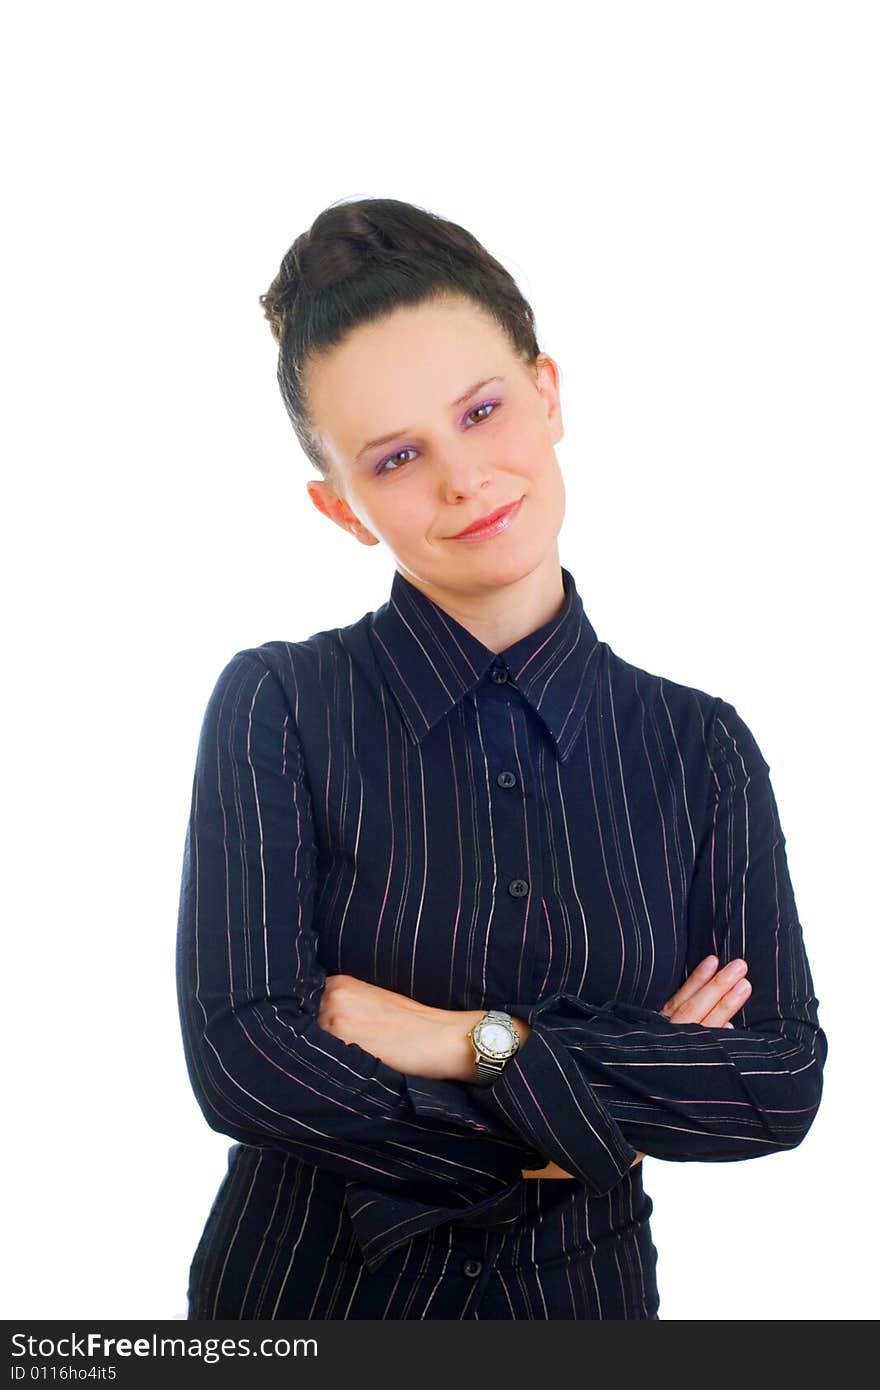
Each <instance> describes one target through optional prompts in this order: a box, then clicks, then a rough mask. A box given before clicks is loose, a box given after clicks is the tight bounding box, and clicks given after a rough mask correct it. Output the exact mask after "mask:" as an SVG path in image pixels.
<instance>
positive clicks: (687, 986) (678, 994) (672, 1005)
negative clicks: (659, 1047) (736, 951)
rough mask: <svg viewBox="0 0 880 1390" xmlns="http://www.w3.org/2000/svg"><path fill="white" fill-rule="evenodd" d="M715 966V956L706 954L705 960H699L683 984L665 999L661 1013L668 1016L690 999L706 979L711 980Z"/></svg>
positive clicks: (716, 964)
mask: <svg viewBox="0 0 880 1390" xmlns="http://www.w3.org/2000/svg"><path fill="white" fill-rule="evenodd" d="M717 968H718V957H717V956H706V958H705V960H701V961H700V963H699V965H698V966H697V967H696V968H695V969H694V970H692V971H691V973H690V975H688V977H687V979H686V980H685V982H684V984H683V985H682V986H681V987H680V988H679V989H677V990H676V991H675V993H674V994H673V995H671V996H670V998H669V999H667V1001H666V1003H665V1004H664V1005H663V1008H662V1009H661V1013H664V1014H666V1016H667V1018H668V1017H670V1016H671V1015H672V1013H674V1011H675V1010H676V1009H677V1008H678V1007H679V1006H680V1005H681V1004H684V1003H685V1002H686V1001H687V1000H688V999H690V997H691V995H692V994H694V993H695V992H696V991H697V990H698V989H699V988H700V986H701V985H704V984H705V983H706V981H707V980H711V978H712V976H713V975H714V974H715V971H716V970H717Z"/></svg>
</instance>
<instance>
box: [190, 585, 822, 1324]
mask: <svg viewBox="0 0 880 1390" xmlns="http://www.w3.org/2000/svg"><path fill="white" fill-rule="evenodd" d="M561 574H562V581H563V585H564V592H565V598H564V602H563V604H562V607H561V609H560V611H559V612H558V613H556V614H555V616H554V617H553V618H551V619H550V620H549V621H548V622H546V623H545V624H543V625H542V626H541V627H540V628H538V629H536V630H535V631H534V632H532V633H530V634H529V635H528V636H526V637H523V638H522V639H521V640H519V641H517V642H515V643H514V644H513V645H511V646H509V647H508V648H507V649H506V650H504V651H502V652H500V653H495V652H493V651H491V650H490V649H489V648H488V647H486V646H484V645H483V643H482V642H481V641H479V640H478V639H477V637H475V636H474V635H473V634H471V633H470V632H469V631H468V630H467V629H466V628H465V627H463V626H462V625H461V624H460V623H459V622H457V621H456V620H455V619H454V618H453V617H452V616H451V615H450V614H448V613H446V612H445V610H444V609H442V608H441V607H440V606H438V605H437V604H436V603H434V602H433V601H432V600H431V599H429V598H428V597H427V596H426V595H424V594H423V593H422V592H421V590H419V589H418V588H416V587H415V586H414V585H413V584H411V583H410V582H409V581H408V580H407V579H406V578H405V577H404V576H403V574H402V573H401V572H400V571H395V577H394V580H393V583H392V587H391V593H390V597H389V600H388V601H387V602H386V603H385V604H383V605H382V607H380V608H379V609H377V610H376V611H375V612H370V613H366V614H364V616H363V617H362V618H360V619H359V620H358V621H357V622H355V623H353V624H351V625H349V626H346V627H340V628H334V629H328V630H324V631H321V632H317V633H315V634H313V635H312V636H311V637H309V638H308V639H305V640H301V641H280V640H279V641H270V642H266V643H264V644H263V645H261V646H255V647H250V648H246V649H244V650H242V651H239V652H237V653H235V655H234V656H232V657H231V659H230V660H229V661H228V663H227V664H226V666H225V667H224V669H223V670H222V671H221V673H220V675H219V677H218V678H217V680H216V683H215V685H214V688H213V690H212V692H211V694H210V698H209V700H208V705H207V709H206V711H205V715H204V719H203V723H202V727H201V733H200V737H199V744H198V750H197V756H196V767H195V773H194V778H193V786H192V802H191V809H190V815H189V822H188V826H187V831H186V841H185V848H184V859H183V875H182V884H181V895H180V911H179V922H178V939H177V988H178V1000H179V1007H180V1017H181V1024H182V1031H183V1041H184V1051H185V1056H186V1063H187V1067H188V1072H189V1077H190V1081H191V1084H192V1087H193V1090H194V1092H195V1095H196V1098H197V1100H198V1103H199V1106H200V1107H201V1110H202V1112H203V1114H204V1117H205V1119H206V1121H207V1123H208V1124H209V1125H210V1126H211V1128H212V1129H215V1130H217V1131H219V1132H220V1133H223V1134H226V1135H229V1136H230V1137H231V1138H233V1139H234V1140H235V1141H236V1142H235V1144H234V1145H233V1147H232V1148H231V1149H230V1150H229V1159H228V1168H227V1172H226V1174H225V1176H224V1178H223V1181H222V1183H221V1185H220V1189H219V1191H218V1193H217V1196H216V1199H215V1201H214V1204H213V1206H212V1209H211V1212H210V1214H209V1217H208V1221H207V1224H206V1226H205V1229H204V1232H203V1235H202V1238H201V1241H200V1242H199V1246H198V1248H197V1250H196V1253H195V1255H194V1257H193V1262H192V1265H191V1269H190V1283H189V1290H188V1298H189V1309H190V1311H189V1316H190V1317H197V1318H205V1317H218V1318H220V1317H226V1318H275V1317H278V1318H299V1317H309V1318H318V1317H320V1318H324V1317H326V1318H343V1317H345V1318H352V1317H371V1318H375V1317H380V1318H382V1317H389V1318H424V1317H445V1318H450V1317H451V1318H485V1317H510V1318H550V1317H553V1318H563V1317H566V1318H611V1317H617V1318H622V1317H625V1318H653V1317H656V1316H658V1307H659V1293H658V1288H657V1281H656V1258H657V1251H656V1248H655V1246H654V1245H653V1242H652V1239H651V1230H650V1223H649V1217H650V1215H651V1211H652V1202H651V1198H650V1197H649V1196H648V1194H647V1193H646V1191H645V1189H644V1186H643V1180H642V1168H643V1164H642V1163H635V1164H634V1163H633V1161H634V1159H635V1158H636V1155H637V1151H638V1152H642V1153H645V1154H648V1155H651V1156H654V1157H656V1158H658V1159H669V1160H672V1161H674V1162H688V1161H702V1162H720V1163H723V1162H730V1161H733V1160H737V1159H747V1158H757V1157H760V1156H761V1155H763V1154H770V1153H777V1152H779V1151H780V1150H784V1149H791V1148H794V1147H795V1146H796V1145H798V1144H799V1143H800V1142H801V1141H802V1140H803V1138H804V1136H805V1135H806V1133H807V1131H808V1129H809V1127H810V1125H811V1123H812V1121H813V1118H814V1116H815V1114H816V1111H817V1109H818V1106H819V1102H820V1098H821V1093H822V1071H823V1065H824V1061H825V1057H826V1052H827V1042H826V1037H825V1034H824V1032H823V1031H822V1029H821V1028H820V1026H819V1021H818V1013H817V1005H818V1000H817V998H816V996H815V994H814V992H813V981H812V977H811V973H810V967H809V964H808V960H807V956H806V953H805V948H804V941H803V935H802V929H801V925H800V922H799V919H798V912H797V908H796V905H795V899H794V893H793V889H792V884H791V881H790V877H789V872H788V866H787V862H786V853H785V837H784V835H783V833H782V829H781V827H780V822H779V815H778V811H777V805H776V800H775V797H774V793H773V790H772V787H771V783H770V779H769V767H768V764H767V762H766V761H765V759H764V757H763V755H762V753H761V751H760V749H759V747H758V744H757V742H756V740H755V738H754V736H753V735H752V733H751V732H750V730H749V728H748V727H747V726H746V724H745V722H744V721H743V719H742V718H741V716H740V715H739V713H738V712H737V710H736V709H735V708H734V706H733V705H731V704H729V703H728V702H727V701H725V700H723V699H721V698H720V697H717V696H710V695H708V694H706V693H705V692H703V691H701V690H698V689H695V688H692V687H689V686H685V685H682V684H678V683H676V682H675V681H671V680H668V679H666V678H665V677H662V676H658V675H655V674H651V673H650V672H648V671H645V670H642V669H641V668H639V667H637V666H634V665H632V664H631V663H630V662H627V661H625V660H623V659H622V658H621V657H619V656H617V655H616V654H615V653H614V652H613V651H612V649H611V647H610V646H609V645H608V644H607V643H606V642H604V641H600V640H599V639H598V637H597V635H596V632H595V630H594V628H593V626H592V624H591V623H590V621H589V619H588V617H587V615H586V613H585V611H584V607H583V603H582V600H581V598H580V595H579V593H578V591H577V588H576V585H575V582H574V579H573V577H572V575H571V574H570V572H569V571H568V570H566V569H564V568H562V570H561ZM710 953H713V954H715V955H717V956H718V958H719V962H720V965H724V964H725V963H726V962H727V961H728V960H732V959H734V958H735V957H739V956H742V957H744V958H745V959H746V961H747V962H748V978H749V981H750V982H751V986H752V990H751V994H750V995H749V996H748V998H747V1000H746V1002H745V1004H744V1005H743V1007H742V1009H741V1010H740V1012H739V1013H738V1014H737V1015H735V1016H734V1018H733V1020H732V1022H733V1024H734V1027H733V1028H732V1029H725V1028H722V1027H706V1026H704V1025H703V1024H698V1023H691V1024H684V1023H672V1022H670V1021H669V1020H668V1019H667V1018H666V1017H665V1016H664V1015H663V1014H661V1013H660V1012H659V1011H660V1010H661V1009H662V1008H663V1006H664V1004H665V1003H666V1001H667V1000H668V998H669V997H670V996H671V995H672V994H673V993H674V992H675V990H676V989H677V988H678V987H679V986H680V985H681V984H682V982H683V981H684V979H685V978H686V976H687V975H688V974H689V973H690V972H691V971H692V970H693V969H694V968H695V967H696V965H697V964H698V963H699V962H700V961H701V960H702V959H703V958H704V957H705V956H706V955H708V954H710ZM328 974H348V975H354V976H357V977H358V978H360V979H362V980H365V981H369V982H371V983H373V984H376V985H379V986H382V987H384V988H387V989H389V990H394V991H396V992H397V993H401V994H405V995H407V996H409V997H411V998H413V999H416V1000H418V1001H420V1002H421V1003H423V1004H427V1005H431V1006H434V1007H437V1008H442V1009H457V1010H475V1009H482V1008H487V1009H489V1008H501V1009H505V1010H507V1011H508V1012H509V1013H510V1014H512V1015H514V1016H515V1017H518V1018H522V1019H525V1020H526V1021H527V1022H528V1023H529V1024H530V1025H531V1032H530V1033H529V1035H528V1037H527V1038H526V1040H525V1042H524V1043H523V1044H522V1045H521V1047H520V1049H519V1050H518V1052H517V1053H516V1054H515V1055H514V1057H513V1058H512V1059H511V1060H510V1061H509V1062H508V1063H507V1064H506V1066H505V1068H504V1070H503V1072H502V1073H501V1075H500V1076H499V1077H498V1078H497V1079H496V1080H494V1081H493V1082H492V1084H491V1085H489V1086H478V1085H476V1084H470V1083H465V1082H461V1081H451V1080H449V1081H447V1080H429V1079H425V1078H422V1077H419V1076H417V1075H411V1074H408V1073H403V1072H400V1071H397V1070H395V1069H394V1068H392V1067H390V1066H388V1065H386V1064H385V1063H384V1062H382V1061H381V1060H380V1059H379V1058H377V1057H375V1056H373V1055H372V1054H371V1053H369V1052H367V1051H365V1050H364V1049H362V1048H361V1047H360V1046H358V1045H357V1044H354V1043H345V1042H343V1041H342V1040H341V1039H339V1038H337V1037H336V1036H335V1035H334V1034H331V1033H329V1032H328V1031H327V1030H326V1029H323V1028H321V1027H320V1026H319V1024H318V1022H317V1013H318V1008H319V1005H320V1000H321V994H322V989H323V984H324V979H325V976H326V975H328ZM551 1161H552V1162H555V1163H557V1164H558V1165H559V1166H560V1167H562V1168H563V1169H565V1170H566V1172H567V1173H569V1174H571V1175H572V1176H571V1177H569V1178H556V1179H524V1178H523V1177H522V1170H523V1169H535V1168H542V1167H544V1166H545V1165H546V1164H547V1163H549V1162H551Z"/></svg>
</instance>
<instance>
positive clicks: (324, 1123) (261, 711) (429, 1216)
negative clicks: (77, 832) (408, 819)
mask: <svg viewBox="0 0 880 1390" xmlns="http://www.w3.org/2000/svg"><path fill="white" fill-rule="evenodd" d="M316 858H317V847H316V839H315V830H314V822H313V815H312V804H311V798H310V794H309V789H308V786H307V780H306V777H305V774H304V763H303V757H302V748H301V744H300V741H299V738H298V735H297V733H296V730H295V728H294V724H293V715H292V712H291V709H290V706H289V703H288V701H287V697H286V695H285V693H284V690H283V687H282V686H281V683H280V681H279V680H278V679H277V677H276V676H275V675H274V673H273V672H272V671H271V670H270V669H269V667H268V666H267V665H266V664H265V663H264V662H263V661H262V660H261V659H260V658H259V657H258V656H255V655H254V654H253V652H251V651H248V650H244V651H242V652H239V653H236V655H235V656H234V657H232V659H231V660H230V661H229V662H228V663H227V665H226V667H225V668H224V669H223V671H222V672H221V674H220V676H219V677H218V679H217V681H216V684H215V686H214V689H213V691H212V693H211V696H210V699H209V702H208V706H207V709H206V711H205V715H204V719H203V722H202V727H201V733H200V737H199V744H198V752H197V757H196V767H195V773H194V777H193V784H192V802H191V809H190V815H189V821H188V825H187V830H186V840H185V847H184V856H183V873H182V881H181V889H180V903H179V915H178V929H177V949H176V979H177V992H178V1005H179V1013H180V1021H181V1028H182V1034H183V1044H184V1053H185V1058H186V1064H187V1069H188V1073H189V1078H190V1082H191V1085H192V1088H193V1091H194V1093H195V1096H196V1099H197V1101H198V1104H199V1106H200V1108H201V1110H202V1113H203V1115H204V1117H205V1119H206V1120H207V1123H208V1124H209V1125H210V1127H211V1128H212V1129H214V1130H217V1131H219V1132H221V1133H223V1134H227V1135H230V1136H231V1137H233V1138H235V1139H237V1140H239V1141H240V1142H242V1143H245V1144H253V1145H258V1146H259V1145H271V1146H272V1147H275V1148H278V1149H281V1150H283V1151H284V1152H287V1153H292V1154H294V1155H296V1156H297V1157H299V1158H302V1159H304V1160H306V1161H308V1162H310V1163H313V1164H315V1165H317V1166H321V1167H324V1168H328V1169H331V1170H333V1171H334V1172H336V1173H337V1174H339V1175H341V1176H342V1177H343V1178H344V1179H345V1180H346V1184H347V1185H346V1197H347V1202H348V1205H349V1207H350V1210H351V1212H352V1214H353V1219H354V1218H355V1216H357V1217H358V1218H359V1221H360V1223H361V1224H360V1225H359V1228H358V1229H359V1233H363V1238H364V1241H367V1240H369V1241H370V1243H371V1244H372V1245H373V1246H374V1247H375V1250H376V1251H377V1252H381V1251H382V1250H387V1249H389V1248H393V1245H394V1244H398V1243H400V1241H401V1240H403V1239H405V1238H407V1237H408V1236H409V1235H412V1234H415V1233H417V1232H418V1231H420V1230H424V1229H427V1228H428V1227H429V1226H430V1225H436V1224H438V1223H439V1222H441V1221H443V1220H450V1219H452V1218H453V1217H458V1216H467V1215H468V1214H474V1213H479V1212H480V1211H482V1210H484V1209H488V1208H490V1207H492V1204H493V1203H494V1202H495V1201H497V1199H498V1198H499V1197H500V1198H503V1199H509V1198H510V1195H511V1193H512V1192H513V1191H514V1190H515V1188H516V1186H517V1185H518V1184H521V1183H522V1169H523V1168H524V1167H530V1166H540V1165H541V1156H540V1154H539V1153H536V1152H535V1150H534V1148H533V1147H532V1146H531V1145H530V1144H529V1142H528V1141H524V1140H523V1139H522V1138H521V1137H520V1136H519V1135H517V1134H516V1133H514V1132H513V1131H510V1130H509V1129H507V1127H506V1126H504V1125H503V1124H501V1123H499V1122H498V1121H494V1120H493V1119H492V1118H491V1117H489V1116H486V1115H483V1114H480V1113H479V1112H477V1111H476V1110H472V1111H469V1112H468V1113H467V1114H466V1115H465V1116H464V1118H463V1119H460V1120H456V1121H455V1122H451V1121H450V1120H449V1119H447V1118H445V1117H444V1116H443V1115H442V1114H440V1113H433V1114H425V1115H422V1114H419V1113H418V1112H417V1110H416V1108H415V1107H414V1105H413V1103H412V1101H411V1098H410V1096H409V1092H408V1089H407V1080H408V1078H407V1077H406V1076H405V1075H404V1074H403V1073H401V1072H398V1071H396V1070H394V1069H393V1068H391V1067H389V1066H386V1065H385V1064H384V1063H383V1062H382V1061H381V1060H380V1059H379V1058H377V1057H374V1056H373V1055H372V1054H370V1053H369V1052H367V1051H365V1050H364V1049H362V1048H361V1047H360V1046H358V1045H356V1044H353V1043H345V1042H343V1041H342V1040H341V1039H339V1038H337V1037H336V1036H335V1035H334V1034H332V1033H330V1032H328V1031H327V1030H326V1029H323V1028H321V1027H320V1025H319V1024H318V1022H317V1012H318V1008H319V1004H320V998H321V994H322V991H323V986H324V980H325V975H326V972H325V970H324V968H323V967H322V965H321V963H320V961H319V958H318V949H317V933H316V930H315V927H314V923H313V911H314V901H315V888H316ZM445 1084H446V1089H445V1092H444V1094H445V1095H446V1097H447V1098H448V1097H450V1096H451V1095H453V1094H454V1092H455V1090H456V1087H457V1086H459V1085H460V1086H461V1089H462V1090H464V1085H463V1083H456V1082H449V1083H445ZM391 1227H393V1228H394V1236H393V1238H389V1236H388V1232H389V1230H390V1228H391ZM371 1267H375V1266H371Z"/></svg>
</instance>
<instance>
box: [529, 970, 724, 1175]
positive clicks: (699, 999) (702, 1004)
mask: <svg viewBox="0 0 880 1390" xmlns="http://www.w3.org/2000/svg"><path fill="white" fill-rule="evenodd" d="M747 971H748V965H747V964H746V962H745V961H744V960H743V959H742V958H741V957H740V958H738V959H737V960H732V961H729V962H728V964H727V965H725V967H724V969H723V970H719V969H718V957H717V956H706V957H705V959H704V960H701V961H700V963H699V965H698V966H697V967H696V969H695V970H694V971H692V973H691V974H690V975H688V977H687V979H686V980H685V982H684V984H683V985H682V986H681V988H680V989H677V990H676V991H675V993H674V994H673V995H672V996H671V997H670V998H669V999H667V1001H666V1003H665V1004H664V1005H663V1008H662V1009H661V1010H660V1013H661V1014H662V1015H663V1017H664V1018H668V1019H669V1021H670V1023H702V1025H703V1027H704V1028H732V1027H733V1024H732V1023H730V1022H729V1019H730V1016H731V1014H735V1013H739V1010H740V1009H741V1008H742V1006H743V1004H744V1003H745V1001H746V1000H747V999H748V997H749V995H750V993H751V990H752V986H751V984H750V983H749V981H748V980H747V979H746V978H745V976H746V973H747ZM716 972H717V973H716ZM644 1157H645V1155H644V1154H643V1153H637V1154H636V1156H635V1158H634V1159H633V1161H632V1163H631V1164H630V1167H632V1168H634V1167H635V1165H636V1164H637V1163H641V1161H642V1159H643V1158H644ZM571 1176H572V1174H571V1173H566V1171H565V1169H564V1168H560V1167H559V1165H558V1164H557V1163H548V1165H547V1167H546V1168H524V1169H523V1177H524V1178H570V1177H571Z"/></svg>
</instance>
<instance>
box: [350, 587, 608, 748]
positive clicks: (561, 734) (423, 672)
mask: <svg viewBox="0 0 880 1390" xmlns="http://www.w3.org/2000/svg"><path fill="white" fill-rule="evenodd" d="M561 571H562V582H563V587H564V590H565V601H564V603H563V605H562V608H561V609H560V611H559V612H558V613H557V614H556V615H555V616H554V617H552V618H551V619H550V620H549V621H548V622H546V623H544V625H543V626H542V627H539V628H537V629H536V631H534V632H530V633H529V634H528V635H527V636H525V637H522V638H520V640H519V641H518V642H514V643H513V644H512V646H510V647H507V648H506V650H505V651H503V652H498V653H495V652H493V651H491V650H490V648H489V647H486V646H484V645H483V643H482V642H481V641H480V640H479V639H478V638H477V637H475V636H474V635H473V633H471V632H469V631H468V629H467V628H466V627H463V626H462V625H461V623H459V622H457V621H456V619H455V618H453V617H452V616H451V615H450V614H449V613H447V612H446V610H445V609H443V608H441V607H440V606H439V605H438V604H436V603H434V601H433V599H430V598H428V597H427V595H426V594H423V593H422V591H421V589H419V588H417V587H416V586H415V585H414V584H411V583H410V581H409V580H408V579H406V578H405V577H404V575H403V574H402V573H401V572H400V570H395V574H394V580H393V582H392V585H391V594H390V597H389V599H388V601H387V602H386V603H384V604H383V605H382V607H381V608H378V609H376V611H375V613H373V614H371V615H370V616H371V621H370V627H369V630H370V636H371V640H372V645H373V650H374V651H375V653H376V657H377V660H378V661H379V664H380V666H381V669H382V673H383V675H384V676H385V679H386V681H387V683H388V686H389V687H390V690H391V693H392V695H393V696H394V699H395V701H396V702H397V705H398V707H399V709H400V713H401V715H402V717H403V720H404V723H405V724H406V727H407V729H408V730H409V733H410V735H411V736H412V738H413V740H414V741H415V742H420V741H421V739H423V738H424V737H425V735H426V734H427V733H428V731H429V730H430V729H432V728H433V727H434V725H435V724H436V723H437V722H438V721H439V720H440V719H442V718H443V717H444V716H445V715H447V714H448V713H449V711H450V710H451V709H452V708H453V707H454V706H455V705H456V704H457V703H458V701H459V700H460V699H461V698H462V696H463V695H464V694H466V692H468V691H470V690H473V689H474V687H475V686H477V685H478V684H479V683H480V681H481V680H482V679H483V677H484V676H485V675H486V672H487V671H488V670H489V668H490V666H493V665H495V664H499V665H500V664H503V665H505V666H506V667H507V669H508V671H509V673H510V677H511V678H512V680H513V682H514V684H515V685H516V687H517V688H518V689H519V690H520V692H521V693H522V695H523V696H524V698H525V699H526V700H527V701H528V703H529V704H530V705H531V707H532V709H533V710H534V711H535V713H536V714H537V715H538V716H539V717H540V718H541V719H542V720H543V722H544V724H545V726H546V728H547V731H548V733H549V734H550V736H551V737H552V739H553V741H554V743H555V746H556V750H557V754H558V756H559V760H560V761H561V762H563V763H564V762H566V761H567V759H568V758H569V756H570V754H571V751H572V749H573V747H574V743H575V739H576V738H577V735H578V733H579V731H580V728H581V724H582V723H583V719H584V715H585V714H586V712H587V706H588V705H589V702H590V697H591V695H592V693H593V687H594V685H595V681H596V674H597V671H598V664H599V656H600V651H601V648H602V647H603V646H604V645H605V644H604V643H602V642H600V641H599V639H598V638H597V636H596V632H595V630H594V628H593V626H592V624H591V622H590V620H589V618H588V617H587V615H586V613H585V612H584V606H583V603H582V601H581V597H580V594H579V593H578V591H577V587H576V585H575V582H574V578H573V576H572V575H571V573H570V572H569V571H568V570H567V569H565V568H564V567H561Z"/></svg>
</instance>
